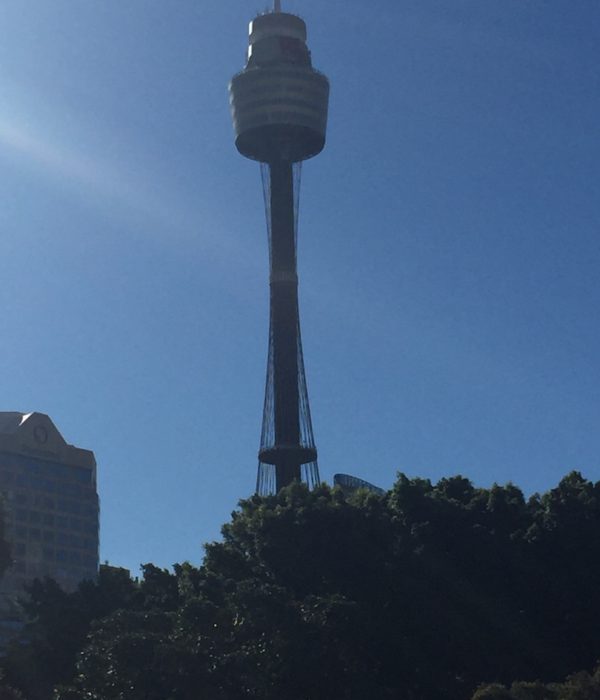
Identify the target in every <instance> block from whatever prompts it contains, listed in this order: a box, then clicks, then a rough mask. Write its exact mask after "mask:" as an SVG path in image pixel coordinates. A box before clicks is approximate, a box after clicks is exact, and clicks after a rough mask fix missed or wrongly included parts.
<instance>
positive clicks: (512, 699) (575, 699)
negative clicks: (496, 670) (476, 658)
mask: <svg viewBox="0 0 600 700" xmlns="http://www.w3.org/2000/svg"><path fill="white" fill-rule="evenodd" d="M598 698H600V666H598V667H597V669H596V671H595V673H594V674H593V675H590V674H589V673H587V672H585V671H581V672H579V673H575V674H572V675H570V676H569V677H568V678H567V680H566V681H565V682H564V683H548V684H546V685H545V684H543V683H540V682H539V681H536V682H534V683H522V682H517V683H513V684H512V685H511V686H510V689H509V688H507V687H505V686H502V685H498V684H492V685H487V686H482V687H481V688H479V689H478V690H477V691H476V692H475V694H474V695H473V698H472V700H598Z"/></svg>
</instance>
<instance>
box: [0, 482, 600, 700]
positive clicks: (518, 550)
mask: <svg viewBox="0 0 600 700" xmlns="http://www.w3.org/2000/svg"><path fill="white" fill-rule="evenodd" d="M599 496H600V484H593V483H591V482H589V481H586V480H585V479H583V478H582V477H581V475H580V474H577V473H573V474H570V475H568V476H567V477H565V479H563V480H562V481H561V482H560V484H559V485H558V487H557V488H556V489H553V490H552V491H550V492H549V493H548V494H544V495H543V496H541V497H540V496H534V497H533V498H531V499H529V500H526V499H525V498H524V497H523V494H522V493H521V491H520V490H519V489H518V488H517V487H515V486H513V485H512V484H508V485H506V486H498V485H494V486H493V487H492V488H490V489H479V488H475V487H474V486H473V485H472V484H471V483H470V482H469V481H468V480H467V479H464V478H463V477H460V476H458V477H454V478H450V479H442V480H441V481H440V482H438V483H437V484H432V483H431V482H430V481H427V480H423V479H409V478H408V477H406V476H404V475H402V474H400V475H399V476H398V480H397V482H396V484H395V485H394V487H393V488H392V490H391V491H390V492H389V493H388V494H387V495H385V496H377V495H374V494H369V493H367V492H365V491H362V492H361V491H359V492H357V493H356V494H354V495H353V496H351V497H345V496H344V495H343V494H342V492H341V491H339V490H337V489H334V490H331V489H329V488H328V487H326V486H322V487H320V488H318V489H315V490H314V491H312V492H309V491H308V490H307V489H306V488H305V487H304V486H302V485H300V484H295V485H293V486H291V487H289V488H287V489H285V490H283V491H282V492H280V493H279V494H277V495H276V496H270V497H267V498H259V497H252V498H250V499H248V500H245V501H242V502H241V503H240V507H239V509H238V510H237V511H236V512H235V513H234V514H233V515H232V519H231V521H230V522H229V523H227V524H226V525H225V526H224V527H223V531H222V532H223V538H222V541H220V542H216V543H212V544H210V545H208V546H207V547H206V556H205V559H204V563H203V565H202V567H200V568H195V567H193V566H191V565H189V564H183V565H177V566H175V567H174V570H173V571H172V572H169V571H165V570H161V569H158V568H156V567H154V566H152V565H147V566H146V567H144V572H143V577H142V579H141V580H140V581H139V582H135V583H134V582H132V581H131V580H129V579H128V578H127V577H125V578H124V579H123V578H119V577H116V578H114V577H110V576H108V578H106V577H105V578H104V579H102V578H101V579H100V581H99V582H98V583H97V584H86V585H85V586H83V587H82V588H81V589H80V590H79V591H78V592H77V593H75V594H70V595H67V594H64V593H63V592H61V591H59V590H57V589H56V587H55V586H54V587H53V586H52V584H51V583H50V582H45V583H39V584H36V586H37V587H34V590H33V591H32V594H33V600H32V603H31V606H30V608H29V612H30V615H31V616H32V624H31V630H30V634H31V639H32V642H31V644H30V645H29V646H27V647H21V648H19V649H14V650H12V652H11V653H10V654H9V656H8V658H7V659H6V661H5V667H6V668H7V672H8V680H9V681H10V682H11V683H12V684H13V685H15V686H18V687H19V688H21V689H23V690H24V691H25V692H26V695H27V696H28V700H49V698H50V688H52V687H58V688H57V691H56V694H55V698H56V700H84V699H85V700H122V699H124V698H127V700H188V699H189V700H192V699H193V700H197V699H198V698H204V697H206V698H211V700H237V698H256V699H258V700H273V699H275V698H285V699H286V700H321V698H323V699H325V698H327V700H329V699H330V698H336V700H354V699H356V700H359V699H360V700H362V699H364V698H365V697H372V698H376V699H377V700H386V699H387V698H390V699H392V698H394V699H396V698H403V700H434V699H435V700H438V699H439V698H442V697H443V698H444V699H445V700H465V699H466V698H470V697H473V698H474V699H475V698H477V700H485V699H488V700H492V699H495V700H502V699H504V700H534V699H537V698H540V699H543V700H546V698H547V699H548V700H588V698H591V697H599V696H598V695H596V696H594V695H593V693H594V692H596V693H597V692H598V687H597V686H598V679H597V674H596V675H595V676H589V675H588V674H579V675H578V676H574V677H572V678H569V679H568V680H567V681H566V682H565V683H563V684H562V685H560V688H559V686H556V685H549V684H550V683H551V681H555V680H556V679H557V678H564V677H566V676H567V675H568V673H570V672H572V670H573V669H577V668H591V667H592V666H593V664H594V662H595V660H596V658H597V657H599V656H600V599H598V597H597V595H596V591H597V590H599V585H600V528H599V527H598V526H599V525H600V505H599V504H600V498H599ZM515 678H519V679H521V681H520V682H519V683H513V681H514V679H515ZM536 679H541V681H540V682H538V681H537V680H536ZM489 680H494V681H496V685H492V686H485V687H484V686H482V687H480V688H479V689H478V690H477V691H476V692H475V695H473V692H474V689H475V688H477V686H478V685H479V684H481V683H482V682H484V681H489ZM511 683H512V685H511ZM586 683H587V685H586ZM594 684H596V685H594ZM557 693H558V694H557ZM561 693H562V694H561ZM569 693H570V694H569ZM582 693H583V694H582ZM585 693H587V695H586V694H585ZM590 693H592V694H590Z"/></svg>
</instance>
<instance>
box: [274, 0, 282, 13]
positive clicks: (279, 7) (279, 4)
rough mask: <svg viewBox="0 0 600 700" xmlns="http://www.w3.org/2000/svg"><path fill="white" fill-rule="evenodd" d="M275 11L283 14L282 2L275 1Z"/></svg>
mask: <svg viewBox="0 0 600 700" xmlns="http://www.w3.org/2000/svg"><path fill="white" fill-rule="evenodd" d="M274 11H275V12H281V0H275V7H274Z"/></svg>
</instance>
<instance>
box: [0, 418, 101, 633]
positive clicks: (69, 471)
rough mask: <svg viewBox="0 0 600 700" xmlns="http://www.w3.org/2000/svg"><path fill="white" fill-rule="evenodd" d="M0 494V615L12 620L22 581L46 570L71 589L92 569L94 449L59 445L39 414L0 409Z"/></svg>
mask: <svg viewBox="0 0 600 700" xmlns="http://www.w3.org/2000/svg"><path fill="white" fill-rule="evenodd" d="M0 496H1V499H2V503H1V506H2V511H3V517H4V528H5V537H6V540H7V541H8V543H9V545H10V548H11V556H12V565H11V566H10V568H9V569H8V570H7V571H6V572H5V574H4V576H3V577H2V578H1V579H0V618H1V619H3V620H5V621H8V620H10V619H11V618H13V617H15V618H16V619H18V606H16V600H17V598H18V597H20V596H22V594H23V586H24V584H26V583H28V582H30V581H31V580H32V579H34V578H36V577H37V578H42V577H45V576H49V577H51V578H53V579H55V580H56V581H57V582H58V583H59V584H60V585H61V587H63V588H64V589H66V590H73V589H74V588H75V587H76V586H77V584H78V583H79V582H80V581H82V580H83V579H89V578H95V576H96V574H97V571H98V525H99V507H98V493H97V490H96V460H95V459H94V453H93V452H91V451H90V450H83V449H80V448H79V447H73V445H69V444H67V442H66V441H65V439H64V438H63V436H62V435H61V434H60V433H59V431H58V430H57V428H56V426H55V425H54V423H53V422H52V421H51V420H50V418H49V417H48V416H47V415H45V414H43V413H15V412H10V413H1V412H0Z"/></svg>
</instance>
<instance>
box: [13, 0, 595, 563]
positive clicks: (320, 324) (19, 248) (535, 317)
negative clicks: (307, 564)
mask: <svg viewBox="0 0 600 700" xmlns="http://www.w3.org/2000/svg"><path fill="white" fill-rule="evenodd" d="M265 2H266V0H260V2H256V3H253V2H244V1H242V0H228V1H227V2H223V0H201V1H200V0H194V1H192V0H178V1H177V2H176V1H174V0H173V1H171V2H165V0H127V2H122V0H104V1H103V2H92V1H91V0H52V2H48V1H47V0H3V2H2V4H1V6H0V66H1V68H0V197H1V202H2V206H1V207H0V230H1V236H0V280H1V284H0V300H1V311H0V336H1V338H2V342H1V344H0V373H1V386H2V400H1V405H0V410H4V411H13V410H20V411H33V410H37V411H42V412H45V413H48V414H49V415H50V416H51V417H52V418H53V419H54V421H55V423H56V424H57V426H58V428H59V429H60V430H61V431H62V433H63V434H64V436H65V438H66V439H67V440H68V441H69V442H72V443H74V444H77V445H79V446H82V447H87V448H90V449H93V450H94V452H95V454H96V458H97V461H98V473H99V489H100V495H101V499H102V520H101V540H102V543H101V557H102V559H109V560H110V561H111V562H113V563H115V564H122V565H125V566H128V567H131V568H132V569H134V570H136V568H137V565H138V564H139V563H140V562H145V561H153V562H155V563H157V564H160V565H164V566H167V565H170V564H171V563H173V562H176V561H182V560H185V559H189V560H191V561H193V562H196V563H198V562H199V561H200V560H201V556H202V549H201V545H202V543H203V542H205V541H207V540H211V539H214V538H215V537H217V536H218V532H219V527H220V525H221V524H222V523H223V522H224V521H226V520H227V519H228V518H229V514H230V512H231V511H232V510H233V509H234V507H235V505H236V502H237V500H238V498H240V497H243V496H246V495H249V494H250V493H251V492H252V490H253V488H254V483H255V476H256V451H257V447H258V441H259V429H260V421H261V411H262V399H263V382H264V376H265V363H266V349H267V327H268V285H267V249H266V233H265V223H264V213H263V209H262V199H261V189H260V177H259V170H258V166H257V165H255V164H253V163H251V162H249V161H245V160H244V159H243V158H241V157H240V156H238V155H237V153H236V151H235V148H234V145H233V137H232V128H231V123H230V116H229V108H228V96H227V82H228V80H229V78H230V77H231V76H232V75H233V73H235V72H237V71H238V70H240V69H241V67H242V65H243V60H244V51H245V47H246V41H247V33H246V32H247V22H248V21H249V20H250V19H251V18H252V16H253V15H254V14H255V12H256V11H257V10H262V9H265V8H264V3H265ZM376 5H377V9H376V10H374V9H373V6H374V3H369V2H357V1H356V0H331V1H330V2H316V0H305V1H304V2H302V1H301V0H293V1H292V0H287V2H286V1H285V0H284V8H285V9H288V10H290V11H292V12H297V13H299V14H301V15H302V16H303V17H304V18H305V19H306V20H307V22H308V26H309V40H310V47H311V49H312V52H313V58H314V62H315V65H316V66H317V67H318V68H319V69H321V70H323V71H324V72H325V73H327V75H328V76H329V77H330V79H331V84H332V92H331V106H330V126H329V136H328V144H327V147H326V150H325V151H324V153H323V154H322V155H321V156H320V157H319V158H317V159H315V160H314V161H310V162H308V163H307V164H306V165H305V167H304V173H303V189H302V197H301V214H300V243H299V246H300V250H299V264H300V281H301V318H302V328H303V339H304V348H305V358H306V366H307V373H308V383H309V393H310V399H311V406H312V413H313V421H314V428H315V437H316V440H317V445H318V448H319V454H320V467H321V474H322V476H323V477H324V479H325V480H327V481H329V480H331V478H332V476H333V474H334V473H335V472H337V471H345V472H349V473H352V474H356V475H359V476H362V477H364V478H366V479H369V480H370V481H373V482H375V483H377V484H380V485H381V486H384V487H389V486H390V485H391V484H392V482H393V480H394V477H395V473H396V471H397V470H402V471H405V472H407V473H408V474H410V475H415V476H416V475H418V476H424V477H430V478H432V479H438V478H439V477H442V476H447V475H452V474H456V473H459V472H460V473H462V474H464V475H466V476H468V477H470V478H471V479H472V480H473V481H474V482H475V483H476V484H478V485H482V486H489V485H491V484H492V483H493V482H494V481H497V482H501V483H503V482H506V481H508V480H512V481H514V482H516V483H517V484H518V485H520V486H521V487H522V488H523V489H524V490H525V491H526V492H528V493H530V492H533V491H535V490H544V489H546V488H549V487H551V486H552V485H554V484H556V482H557V481H558V479H559V478H560V477H561V476H562V475H563V474H565V473H566V472H567V471H569V470H571V469H580V470H581V471H583V473H584V474H585V475H586V476H587V477H588V478H593V479H594V480H597V479H600V430H599V427H600V393H599V389H600V363H599V357H600V328H599V309H600V283H599V279H598V277H599V263H600V238H599V230H598V229H599V224H600V172H599V170H600V165H599V163H600V153H599V145H600V116H599V115H600V48H599V44H598V36H600V4H599V3H598V2H597V1H596V0H582V1H581V2H566V1H565V0H502V1H501V2H499V1H497V0H453V1H452V2H448V1H447V0H438V1H434V0H402V1H399V0H394V1H392V0H378V2H377V3H376Z"/></svg>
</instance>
